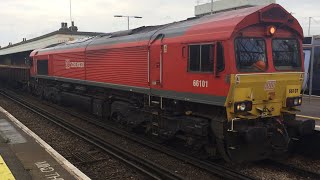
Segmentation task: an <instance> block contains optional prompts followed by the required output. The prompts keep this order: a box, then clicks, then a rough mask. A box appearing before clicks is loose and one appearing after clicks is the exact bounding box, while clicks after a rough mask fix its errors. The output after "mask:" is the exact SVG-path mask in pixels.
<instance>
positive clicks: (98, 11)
mask: <svg viewBox="0 0 320 180" xmlns="http://www.w3.org/2000/svg"><path fill="white" fill-rule="evenodd" d="M199 1H200V2H208V0H199ZM197 2H198V1H197V0H72V18H73V20H74V21H75V23H76V25H77V26H78V28H79V30H80V31H92V32H112V31H117V30H124V29H126V28H127V21H126V19H125V18H114V17H113V15H116V14H121V15H135V16H142V17H143V18H142V19H132V20H131V23H130V24H131V27H132V28H136V27H139V26H143V25H155V24H164V23H169V22H173V21H179V20H183V19H186V18H188V17H192V16H194V6H195V5H196V4H197ZM277 3H279V4H281V5H282V6H284V7H285V8H286V9H287V10H288V11H289V12H292V13H294V16H296V17H297V18H298V20H299V21H300V23H301V25H302V26H303V28H304V29H305V35H307V32H308V31H307V29H308V17H310V16H312V17H314V18H313V20H312V26H311V27H312V28H311V33H312V34H320V11H319V10H318V9H319V7H320V1H318V0H303V1H301V0H277ZM0 7H1V10H0V45H1V46H6V45H8V44H9V42H12V43H17V42H20V41H21V40H22V38H27V39H31V38H34V37H37V36H40V35H43V34H46V33H49V32H52V31H55V30H58V29H59V28H60V23H61V22H68V25H70V13H69V9H70V7H69V0H0Z"/></svg>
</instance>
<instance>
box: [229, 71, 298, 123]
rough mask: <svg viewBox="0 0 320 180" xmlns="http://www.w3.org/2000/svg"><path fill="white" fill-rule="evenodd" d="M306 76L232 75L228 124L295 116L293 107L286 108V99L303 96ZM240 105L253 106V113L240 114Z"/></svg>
mask: <svg viewBox="0 0 320 180" xmlns="http://www.w3.org/2000/svg"><path fill="white" fill-rule="evenodd" d="M303 76H304V74H303V73H300V72H299V73H261V74H233V75H231V78H230V84H231V87H230V91H229V94H228V98H227V101H226V104H225V106H226V109H227V115H228V120H229V121H232V120H233V119H237V118H240V119H257V118H266V117H278V116H281V115H282V113H292V114H295V112H296V109H295V108H294V107H287V99H288V98H294V97H300V96H301V94H300V92H301V88H302V83H303V78H304V77H303ZM241 102H249V103H251V104H252V107H251V108H250V111H241V107H240V106H241ZM238 103H240V104H238ZM299 103H300V104H301V102H299ZM238 110H239V111H238Z"/></svg>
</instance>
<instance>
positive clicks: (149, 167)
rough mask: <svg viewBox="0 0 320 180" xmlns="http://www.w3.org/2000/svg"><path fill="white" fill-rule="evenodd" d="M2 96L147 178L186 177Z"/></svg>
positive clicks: (93, 134)
mask: <svg viewBox="0 0 320 180" xmlns="http://www.w3.org/2000/svg"><path fill="white" fill-rule="evenodd" d="M0 94H1V95H3V96H5V97H6V98H9V99H10V100H12V101H14V102H16V103H18V104H19V105H21V106H23V107H25V108H27V109H28V110H30V111H32V112H34V113H36V114H37V115H39V116H41V117H43V118H45V119H47V120H49V121H51V122H52V123H54V124H56V125H58V126H60V127H62V128H63V129H65V130H67V131H69V132H71V133H73V134H75V135H77V136H79V137H81V138H83V139H84V140H86V141H87V142H89V143H91V144H93V145H95V146H97V147H98V148H100V149H101V150H103V151H104V152H106V153H108V154H110V155H112V156H113V157H115V158H117V159H119V160H121V161H122V162H124V163H126V164H127V165H129V166H131V167H133V168H135V169H136V170H137V171H139V172H141V173H142V174H144V175H145V176H147V177H148V178H150V179H168V180H181V179H184V177H181V176H179V175H177V174H175V173H173V172H171V171H170V170H168V169H166V168H164V167H161V166H159V165H157V164H155V163H153V162H151V161H149V160H147V159H143V158H140V157H138V156H136V155H134V154H132V153H131V152H129V151H127V150H125V149H122V148H119V147H118V146H115V145H112V144H109V143H108V142H106V141H104V140H103V139H101V138H100V137H99V136H97V135H96V134H95V133H93V132H89V131H87V130H86V129H84V128H83V127H79V126H77V125H75V124H71V123H69V122H68V121H67V120H65V119H62V118H60V117H58V116H56V115H54V114H51V113H50V112H48V111H46V110H44V109H42V108H39V107H37V106H35V105H33V104H31V103H29V102H26V101H24V100H23V99H20V98H18V97H12V96H10V95H9V94H7V93H4V92H2V91H0Z"/></svg>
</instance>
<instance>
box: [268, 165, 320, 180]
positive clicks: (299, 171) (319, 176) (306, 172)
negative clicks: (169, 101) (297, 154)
mask: <svg viewBox="0 0 320 180" xmlns="http://www.w3.org/2000/svg"><path fill="white" fill-rule="evenodd" d="M263 163H266V164H269V165H272V166H275V167H278V168H281V169H284V170H286V171H289V172H290V171H293V172H295V173H297V174H299V175H300V176H302V177H305V178H307V179H310V178H311V179H320V174H319V173H316V172H313V171H309V170H307V169H303V168H300V167H297V166H295V165H292V164H287V163H285V162H283V161H277V160H265V161H263Z"/></svg>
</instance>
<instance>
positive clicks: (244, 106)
mask: <svg viewBox="0 0 320 180" xmlns="http://www.w3.org/2000/svg"><path fill="white" fill-rule="evenodd" d="M251 110H252V102H251V101H244V102H237V103H234V111H235V112H245V111H251Z"/></svg>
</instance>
